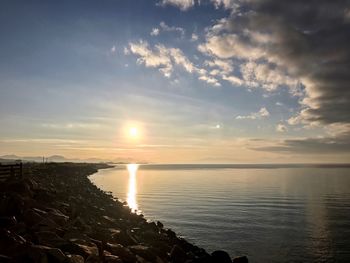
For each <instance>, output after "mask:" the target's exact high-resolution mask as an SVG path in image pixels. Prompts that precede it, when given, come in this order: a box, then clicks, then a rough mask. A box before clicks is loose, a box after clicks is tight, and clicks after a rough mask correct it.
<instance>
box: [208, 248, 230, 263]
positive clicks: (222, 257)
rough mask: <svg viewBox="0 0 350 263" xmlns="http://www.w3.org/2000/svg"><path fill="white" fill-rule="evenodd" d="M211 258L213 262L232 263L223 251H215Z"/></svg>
mask: <svg viewBox="0 0 350 263" xmlns="http://www.w3.org/2000/svg"><path fill="white" fill-rule="evenodd" d="M211 257H212V261H213V262H220V263H232V260H231V257H230V255H229V254H228V253H227V252H226V251H223V250H216V251H214V252H213V253H211Z"/></svg>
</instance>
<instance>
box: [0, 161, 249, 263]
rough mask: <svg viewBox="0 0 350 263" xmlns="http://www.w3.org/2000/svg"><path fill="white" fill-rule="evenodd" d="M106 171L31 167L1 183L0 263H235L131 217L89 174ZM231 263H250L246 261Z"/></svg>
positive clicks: (89, 167)
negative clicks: (22, 174)
mask: <svg viewBox="0 0 350 263" xmlns="http://www.w3.org/2000/svg"><path fill="white" fill-rule="evenodd" d="M106 167H107V166H106V165H97V164H68V163H65V164H55V163H52V164H41V165H39V164H28V165H27V167H26V170H27V172H26V174H25V176H24V178H22V179H13V178H10V179H9V180H7V181H6V182H1V183H0V262H28V263H32V262H33V263H34V262H40V263H46V262H48V263H51V262H52V263H84V262H87V263H90V262H101V263H102V262H105V263H133V262H140V263H145V262H157V263H162V262H174V263H182V262H208V263H209V262H213V263H214V262H223V263H224V262H232V260H231V259H230V257H229V255H228V254H227V253H226V252H223V251H216V252H214V253H212V255H209V254H208V253H207V252H206V251H205V250H204V249H202V248H199V247H197V246H195V245H192V244H190V243H188V242H187V241H186V240H184V239H182V238H179V237H177V236H176V234H175V233H174V232H173V231H172V230H170V229H166V228H164V227H163V224H162V223H160V222H157V223H154V222H147V221H146V220H145V218H143V216H142V215H136V214H134V213H131V211H130V209H129V208H128V207H127V206H125V205H124V204H123V203H121V202H119V201H117V200H114V199H113V197H112V196H111V195H109V194H107V193H105V192H103V191H101V190H100V189H98V188H97V187H96V186H94V185H93V184H92V183H91V182H90V181H89V179H88V178H87V176H88V175H90V174H92V173H95V172H96V171H97V169H99V168H106ZM233 262H236V263H237V262H238V263H239V262H248V260H247V258H246V257H242V258H236V259H234V260H233Z"/></svg>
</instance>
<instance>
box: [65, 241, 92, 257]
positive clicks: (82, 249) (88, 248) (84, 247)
mask: <svg viewBox="0 0 350 263" xmlns="http://www.w3.org/2000/svg"><path fill="white" fill-rule="evenodd" d="M61 249H62V250H63V251H65V252H69V253H70V254H75V255H80V256H83V257H84V258H85V259H86V258H88V257H89V256H91V255H94V256H98V248H97V246H96V245H95V244H94V243H92V242H88V241H86V240H81V239H70V240H69V242H68V243H67V244H64V245H63V246H61Z"/></svg>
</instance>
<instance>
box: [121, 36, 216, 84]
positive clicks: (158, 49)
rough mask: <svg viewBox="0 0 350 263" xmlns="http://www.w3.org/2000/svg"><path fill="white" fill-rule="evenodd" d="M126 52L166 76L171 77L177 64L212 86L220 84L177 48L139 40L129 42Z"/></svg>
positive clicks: (139, 62) (138, 61)
mask: <svg viewBox="0 0 350 263" xmlns="http://www.w3.org/2000/svg"><path fill="white" fill-rule="evenodd" d="M128 52H130V53H132V54H134V55H136V56H138V58H137V63H138V64H143V65H145V66H146V67H150V68H157V69H158V70H159V71H160V72H161V73H162V74H163V75H164V76H165V77H167V78H170V77H171V75H172V73H173V71H174V68H175V66H178V67H180V68H182V69H184V70H185V71H186V72H188V73H191V74H192V73H193V74H196V75H198V79H199V80H202V81H205V82H207V83H208V84H210V85H213V86H220V83H219V81H218V80H217V79H216V78H214V77H212V76H209V75H208V73H207V71H206V70H205V69H203V68H199V67H197V66H195V65H194V64H193V63H192V62H191V61H190V60H189V59H188V58H187V57H186V55H185V54H184V53H183V52H182V51H181V50H180V49H179V48H172V47H166V46H164V45H162V44H157V45H155V46H154V47H153V48H152V47H150V46H149V44H148V42H146V41H142V40H140V41H139V42H136V43H129V49H128Z"/></svg>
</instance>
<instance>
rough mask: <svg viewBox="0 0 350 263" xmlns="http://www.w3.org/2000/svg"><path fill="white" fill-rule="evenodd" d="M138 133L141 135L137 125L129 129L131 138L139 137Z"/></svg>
mask: <svg viewBox="0 0 350 263" xmlns="http://www.w3.org/2000/svg"><path fill="white" fill-rule="evenodd" d="M138 135H139V131H138V129H137V128H136V127H130V129H129V136H130V137H131V138H137V137H138Z"/></svg>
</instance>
